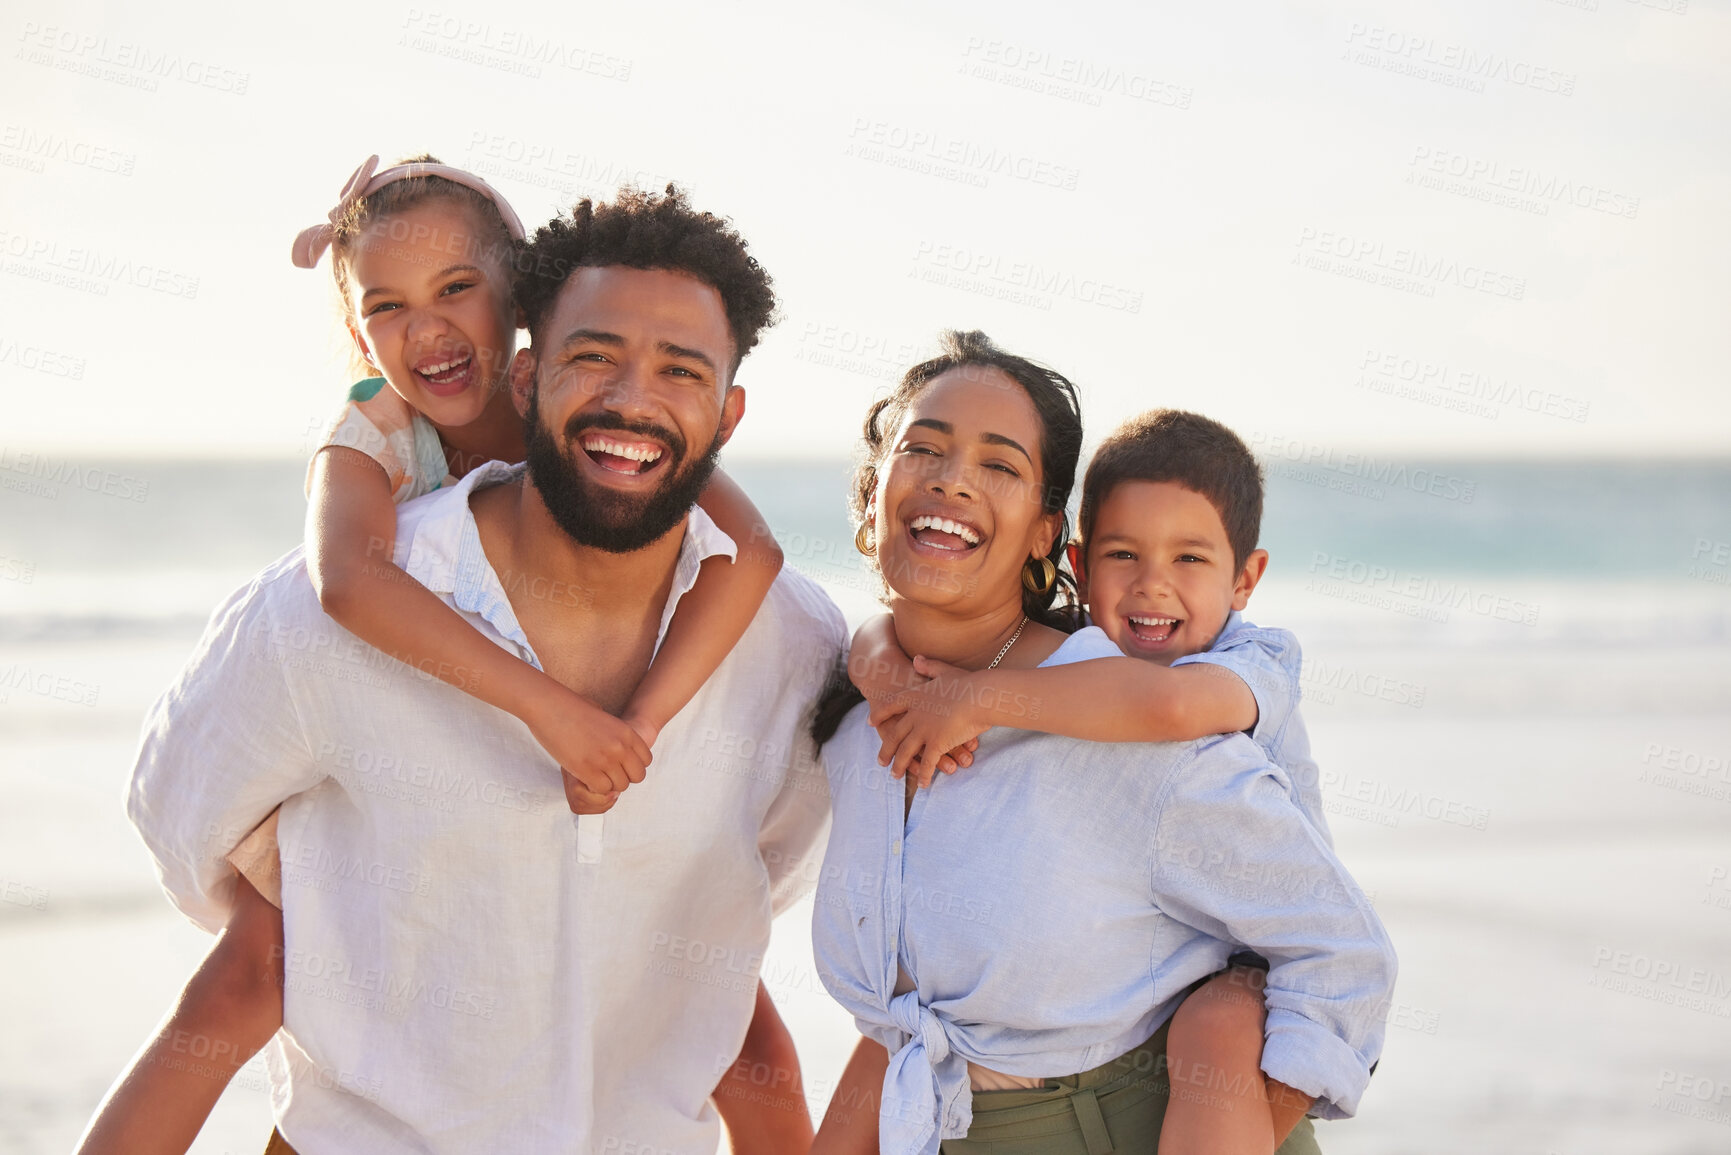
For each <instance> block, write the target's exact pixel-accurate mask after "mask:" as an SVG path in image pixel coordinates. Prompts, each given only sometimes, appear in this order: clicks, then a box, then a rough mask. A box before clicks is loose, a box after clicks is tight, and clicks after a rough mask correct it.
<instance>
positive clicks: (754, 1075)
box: [715, 983, 812, 1155]
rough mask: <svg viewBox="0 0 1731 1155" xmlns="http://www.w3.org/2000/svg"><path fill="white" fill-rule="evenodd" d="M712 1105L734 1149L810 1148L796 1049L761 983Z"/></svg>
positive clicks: (801, 1153) (789, 1153) (799, 1151)
mask: <svg viewBox="0 0 1731 1155" xmlns="http://www.w3.org/2000/svg"><path fill="white" fill-rule="evenodd" d="M715 1107H716V1110H718V1111H719V1112H721V1119H722V1122H724V1123H726V1124H727V1137H728V1141H729V1143H730V1145H731V1146H732V1148H733V1150H735V1151H740V1152H750V1153H751V1155H756V1153H757V1152H760V1151H762V1152H769V1153H770V1155H783V1153H786V1155H806V1152H808V1151H810V1150H811V1141H812V1129H811V1112H810V1110H808V1109H807V1108H806V1105H805V1086H804V1084H803V1083H802V1082H801V1081H800V1074H799V1053H798V1052H797V1051H795V1050H794V1046H793V1036H792V1035H791V1034H789V1033H788V1030H787V1024H785V1023H783V1022H782V1021H781V1015H780V1013H778V1012H777V1011H776V1009H775V1003H774V1002H773V1001H771V999H770V997H769V992H768V991H767V990H765V989H764V987H763V984H762V983H759V984H758V985H757V1009H756V1010H755V1011H754V1012H753V1013H752V1016H751V1026H750V1027H749V1028H747V1029H746V1032H745V1042H744V1043H743V1044H742V1045H741V1046H740V1049H739V1058H738V1059H737V1060H735V1061H734V1063H733V1065H732V1066H730V1067H729V1068H728V1069H727V1074H725V1075H723V1076H722V1078H721V1083H720V1085H719V1086H717V1087H716V1088H715Z"/></svg>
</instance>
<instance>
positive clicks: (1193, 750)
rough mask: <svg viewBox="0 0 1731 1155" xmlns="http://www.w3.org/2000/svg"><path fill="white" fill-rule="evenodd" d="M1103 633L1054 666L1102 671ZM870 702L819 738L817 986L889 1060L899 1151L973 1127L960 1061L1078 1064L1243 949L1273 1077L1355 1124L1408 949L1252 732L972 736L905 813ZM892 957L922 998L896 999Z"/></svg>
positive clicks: (1030, 1073) (1142, 1031) (1124, 1046)
mask: <svg viewBox="0 0 1731 1155" xmlns="http://www.w3.org/2000/svg"><path fill="white" fill-rule="evenodd" d="M1117 653H1118V650H1117V647H1115V646H1113V645H1112V643H1111V641H1110V640H1109V639H1108V638H1107V637H1106V635H1105V634H1104V633H1102V632H1101V631H1100V630H1099V629H1097V628H1094V627H1089V628H1087V629H1083V630H1079V631H1077V632H1076V633H1075V634H1072V635H1071V636H1070V637H1069V638H1067V639H1066V640H1065V641H1064V643H1063V644H1062V645H1061V646H1059V647H1058V649H1057V651H1055V652H1054V653H1053V654H1052V655H1051V656H1050V657H1049V658H1047V659H1046V661H1045V662H1044V663H1042V665H1047V666H1053V665H1062V664H1064V663H1067V662H1076V661H1084V660H1086V659H1089V658H1099V657H1110V656H1113V655H1115V654H1117ZM877 751H878V740H877V736H876V734H875V732H874V731H873V730H872V728H871V725H870V723H869V722H868V721H867V719H866V711H865V709H864V707H863V706H856V707H855V708H854V710H853V712H852V713H851V714H849V715H848V716H847V718H846V719H844V720H843V722H842V724H841V728H840V729H839V730H838V731H837V732H836V735H835V737H834V738H832V739H831V740H830V742H829V743H828V744H827V745H826V746H825V748H824V762H825V765H826V767H827V769H828V773H829V778H830V790H831V795H832V804H833V808H834V812H835V816H834V823H835V824H834V828H833V829H832V831H831V834H830V841H829V850H828V854H827V856H826V858H825V860H824V865H823V870H822V876H821V878H820V880H819V882H818V889H817V899H816V905H815V908H814V914H813V919H812V945H813V950H814V953H815V955H816V960H817V967H818V973H819V975H820V976H821V977H822V979H823V983H824V986H825V987H826V988H827V989H828V990H829V992H830V994H831V995H833V996H835V998H836V1000H837V1001H838V1002H840V1003H841V1004H842V1006H843V1007H845V1008H846V1009H847V1010H848V1011H849V1012H850V1013H852V1014H853V1016H854V1021H855V1023H856V1024H857V1025H858V1027H859V1029H860V1032H861V1033H862V1034H864V1035H865V1036H866V1037H868V1038H870V1039H873V1040H874V1041H876V1042H878V1043H880V1044H882V1045H883V1047H884V1049H885V1050H887V1051H888V1052H889V1054H890V1061H889V1066H888V1069H887V1070H886V1071H885V1074H884V1082H883V1096H882V1099H881V1100H880V1104H881V1105H880V1110H879V1117H878V1135H879V1149H880V1150H881V1151H883V1152H884V1153H885V1155H936V1153H937V1151H938V1148H939V1144H940V1142H941V1140H943V1139H954V1138H959V1137H961V1136H963V1135H966V1134H967V1132H968V1128H969V1127H970V1126H971V1124H972V1119H973V1094H972V1091H971V1090H970V1087H969V1080H968V1069H967V1065H968V1063H970V1062H972V1063H977V1064H979V1065H980V1066H983V1067H986V1068H988V1069H989V1070H992V1071H997V1072H1001V1073H1003V1074H1007V1075H1016V1076H1022V1077H1027V1078H1051V1077H1057V1076H1063V1075H1071V1074H1075V1073H1077V1072H1080V1071H1086V1070H1088V1069H1090V1068H1092V1067H1095V1066H1098V1065H1100V1064H1101V1063H1104V1062H1107V1061H1108V1060H1110V1059H1113V1058H1116V1057H1117V1056H1119V1055H1122V1054H1124V1053H1125V1052H1127V1051H1129V1050H1130V1049H1131V1048H1133V1047H1135V1046H1136V1045H1137V1044H1139V1043H1141V1042H1142V1041H1143V1040H1145V1039H1147V1038H1148V1036H1149V1035H1151V1034H1153V1033H1154V1031H1155V1030H1156V1029H1157V1028H1158V1027H1159V1026H1160V1024H1161V1023H1163V1022H1165V1021H1166V1020H1167V1019H1168V1018H1170V1017H1171V1015H1172V1013H1173V1011H1175V1010H1176V1009H1177V1006H1178V1001H1179V998H1180V996H1182V995H1183V994H1184V993H1185V992H1186V990H1187V988H1188V987H1189V986H1190V984H1192V983H1194V982H1195V981H1197V980H1198V979H1202V978H1206V977H1207V976H1209V975H1211V974H1213V973H1214V972H1215V971H1218V970H1220V969H1221V968H1222V967H1223V966H1225V964H1226V959H1227V956H1228V955H1229V954H1230V953H1231V952H1232V950H1233V947H1234V946H1235V945H1236V946H1246V947H1250V948H1251V949H1254V950H1256V951H1258V952H1260V953H1261V954H1262V955H1264V956H1265V957H1266V958H1267V959H1268V960H1269V962H1270V969H1269V973H1268V985H1267V989H1266V998H1267V1002H1268V1022H1267V1027H1266V1041H1265V1043H1264V1046H1263V1051H1262V1069H1263V1071H1265V1072H1266V1073H1267V1074H1268V1075H1270V1076H1271V1077H1273V1078H1275V1079H1279V1080H1280V1081H1282V1082H1284V1083H1287V1084H1289V1085H1291V1086H1293V1087H1296V1088H1298V1089H1299V1090H1300V1091H1303V1092H1304V1093H1306V1094H1308V1095H1311V1096H1314V1097H1315V1099H1316V1104H1315V1106H1314V1107H1313V1108H1312V1109H1311V1114H1314V1115H1317V1116H1320V1117H1321V1118H1324V1119H1332V1118H1340V1117H1343V1116H1347V1115H1351V1114H1352V1113H1353V1112H1354V1111H1355V1110H1356V1109H1357V1106H1358V1100H1359V1097H1360V1095H1361V1094H1362V1093H1363V1091H1364V1088H1365V1084H1366V1082H1367V1081H1368V1080H1369V1078H1370V1068H1371V1066H1372V1064H1374V1063H1375V1062H1376V1060H1377V1057H1378V1055H1379V1054H1380V1053H1381V1051H1382V1043H1383V1034H1384V1020H1385V1019H1386V1017H1387V1013H1388V1004H1389V998H1390V996H1391V994H1392V991H1393V988H1394V978H1395V956H1394V949H1393V947H1392V946H1391V944H1390V943H1389V940H1388V936H1387V934H1386V933H1385V932H1384V930H1383V927H1382V924H1381V922H1380V921H1378V919H1377V916H1376V912H1375V911H1374V910H1372V909H1371V906H1370V903H1369V902H1368V901H1367V900H1366V898H1365V896H1364V894H1363V892H1362V891H1361V890H1360V889H1359V887H1358V886H1357V884H1356V883H1354V882H1353V880H1352V877H1351V875H1349V874H1348V873H1347V871H1346V868H1345V867H1344V866H1342V865H1341V864H1340V861H1339V860H1338V859H1336V858H1335V856H1334V854H1333V853H1332V852H1331V851H1330V849H1329V847H1328V844H1327V842H1326V841H1325V840H1324V839H1323V837H1322V835H1321V833H1320V832H1319V831H1317V830H1316V828H1315V827H1314V826H1312V825H1311V824H1310V822H1308V821H1307V820H1306V819H1305V817H1304V815H1303V813H1302V812H1301V811H1300V809H1299V807H1298V806H1297V805H1296V804H1295V803H1294V802H1293V798H1292V792H1291V785H1290V783H1288V782H1287V780H1286V776H1285V774H1284V772H1283V771H1282V770H1281V769H1280V768H1279V767H1278V766H1276V765H1274V764H1273V763H1272V762H1270V761H1269V760H1268V757H1267V755H1266V753H1264V751H1263V750H1262V748H1261V747H1259V746H1258V745H1257V744H1256V743H1255V742H1253V741H1251V739H1250V738H1249V737H1248V736H1246V735H1244V734H1231V735H1225V736H1217V737H1213V738H1207V739H1204V740H1202V741H1199V742H1186V743H1149V744H1134V743H1115V744H1105V743H1094V742H1080V741H1076V740H1074V739H1070V738H1061V737H1055V736H1051V735H1046V734H1037V733H1032V732H1029V731H1022V730H1007V729H1005V730H992V731H990V732H989V733H987V734H985V735H983V736H982V737H981V739H980V748H979V751H978V752H977V753H976V754H975V756H974V765H973V768H972V769H971V770H969V771H968V772H967V773H965V774H956V775H953V776H944V775H940V776H939V777H938V779H937V781H936V782H934V783H933V784H932V786H931V787H930V788H928V789H924V790H921V791H919V793H918V794H916V795H915V796H914V800H913V806H912V808H911V810H909V811H908V812H907V814H906V816H905V817H904V814H903V790H902V783H900V782H896V781H893V780H891V779H890V778H889V776H888V772H887V771H885V770H884V769H883V768H882V767H880V766H879V765H878V764H877ZM898 964H899V965H900V966H901V967H903V968H905V969H906V970H907V972H908V974H909V975H910V976H911V977H912V978H913V980H914V983H915V988H914V989H913V990H911V991H908V992H906V993H905V994H900V995H898V994H896V993H895V988H896V973H897V966H898Z"/></svg>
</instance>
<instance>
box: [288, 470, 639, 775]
mask: <svg viewBox="0 0 1731 1155" xmlns="http://www.w3.org/2000/svg"><path fill="white" fill-rule="evenodd" d="M396 536H397V510H396V506H395V505H394V504H392V502H391V491H390V481H389V480H388V479H387V477H386V475H385V471H384V469H383V468H381V467H380V466H379V464H378V463H377V462H375V461H373V459H372V458H370V457H368V456H366V455H365V454H364V453H360V452H358V451H356V450H353V449H347V448H344V447H341V446H327V447H325V448H324V449H322V450H320V451H319V454H318V456H317V457H316V458H315V459H314V465H313V485H312V504H311V507H310V509H309V510H308V514H307V553H306V557H307V573H308V575H309V576H310V577H311V578H312V583H313V588H314V589H315V590H317V592H318V596H319V604H320V605H322V606H323V607H324V610H325V612H326V613H327V614H329V615H330V616H331V617H332V618H334V619H336V621H337V622H338V623H339V624H341V625H342V626H343V627H344V628H345V629H347V630H349V631H350V632H351V633H353V634H355V635H357V636H358V637H360V638H361V639H362V640H364V641H366V642H369V643H371V644H372V645H374V646H377V647H378V648H379V649H381V650H383V651H384V652H385V653H387V654H389V655H391V656H392V657H393V658H396V659H397V660H398V661H400V662H403V663H404V664H406V665H410V666H413V667H415V668H416V669H417V670H420V671H422V672H423V673H427V674H431V675H432V676H434V677H436V678H438V679H439V680H440V681H443V682H448V683H450V684H451V685H453V686H455V687H457V688H458V689H459V690H462V691H463V692H464V693H466V694H469V695H471V696H473V697H475V698H478V699H479V700H481V701H483V702H486V703H487V704H488V705H490V706H496V707H498V708H499V709H501V710H505V711H507V712H509V713H511V714H514V715H515V716H516V717H518V718H519V719H521V720H522V721H523V723H524V724H525V725H526V726H528V727H529V730H530V732H531V733H533V734H534V735H535V739H536V741H538V742H540V743H541V745H542V746H544V747H545V748H546V749H547V752H548V753H549V754H551V755H552V756H553V757H554V759H556V760H557V761H558V762H559V764H560V766H561V767H563V768H564V770H565V772H566V773H567V774H570V775H571V776H573V777H575V778H576V779H577V780H578V781H579V782H580V783H582V785H583V786H584V787H586V788H587V789H588V790H590V791H592V792H594V793H597V794H610V793H614V792H617V791H620V790H623V789H625V787H626V786H628V785H629V784H630V783H632V782H641V781H642V780H643V777H644V768H645V767H646V766H647V765H648V763H649V747H648V744H647V743H646V742H645V741H644V740H643V739H642V738H641V737H640V736H639V735H638V734H637V733H636V731H634V730H633V729H632V728H631V727H630V726H628V725H626V724H625V723H624V722H621V721H620V720H619V719H617V718H614V717H613V716H611V715H609V714H607V713H605V712H604V711H602V710H601V709H599V708H598V707H596V706H594V705H593V704H591V703H590V702H589V701H588V700H586V699H585V698H583V697H581V696H579V695H578V694H576V693H573V692H572V691H571V690H569V689H567V688H566V687H565V686H563V685H561V684H560V683H558V682H556V681H554V680H553V679H552V678H550V677H548V676H547V675H546V674H544V673H542V672H541V671H540V670H537V669H536V668H535V667H534V666H532V665H530V664H529V663H528V662H525V661H522V660H521V659H519V658H517V657H516V656H515V655H513V654H511V653H508V652H507V651H505V650H504V649H502V648H500V647H499V646H497V645H495V644H494V643H493V642H491V641H489V640H488V639H487V638H486V637H484V636H483V635H482V634H481V633H480V631H478V630H476V629H475V628H474V627H472V626H471V625H470V624H469V623H468V622H467V621H465V620H464V618H463V616H462V615H461V614H459V613H458V612H457V611H456V610H454V609H452V608H451V607H450V606H448V605H446V604H445V603H444V602H443V601H441V600H439V598H438V596H437V595H435V594H434V593H433V592H432V591H431V590H429V589H427V587H425V586H423V585H422V584H421V583H420V582H418V581H416V580H415V579H414V578H412V577H410V576H409V575H408V574H407V573H405V572H404V571H403V570H402V569H400V568H399V567H398V566H397V565H396V564H395V563H394V562H392V560H391V555H392V551H393V550H394V549H395V547H396Z"/></svg>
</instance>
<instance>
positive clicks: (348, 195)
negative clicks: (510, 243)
mask: <svg viewBox="0 0 1731 1155" xmlns="http://www.w3.org/2000/svg"><path fill="white" fill-rule="evenodd" d="M378 167H379V158H378V157H376V156H371V157H368V158H367V162H366V163H365V164H363V165H361V167H360V168H357V169H356V170H355V171H354V175H353V176H351V177H349V182H348V183H347V184H345V185H344V186H343V191H342V195H341V196H340V197H339V198H338V200H337V207H336V208H334V209H332V210H331V211H330V221H329V223H327V224H322V225H314V226H312V227H311V228H307V229H302V230H301V231H300V235H299V236H297V237H295V248H294V263H295V267H296V268H301V269H310V268H312V267H314V266H315V265H317V264H318V263H319V258H320V257H322V256H323V255H324V252H325V250H326V249H328V248H329V247H330V244H331V239H332V238H333V237H335V236H336V233H337V230H336V225H337V222H339V221H341V220H342V219H343V217H344V216H345V215H346V214H347V213H348V211H349V208H350V207H351V206H352V205H353V204H354V203H355V202H356V201H358V200H360V199H361V198H362V197H365V196H371V195H372V194H373V193H376V192H378V191H379V190H380V189H382V188H384V187H385V186H386V185H388V184H390V183H392V182H393V181H399V180H408V179H409V178H410V177H415V176H442V177H444V178H445V179H446V180H448V181H453V182H455V183H456V184H460V185H462V186H463V187H464V188H472V189H474V190H475V191H476V192H478V193H480V194H481V195H482V196H484V197H486V198H487V199H488V200H490V201H492V202H493V207H495V208H497V209H498V210H499V218H500V219H501V220H503V221H504V222H505V231H506V232H508V233H510V234H511V239H512V240H514V241H520V240H522V239H523V222H522V221H520V220H518V219H517V214H516V213H514V212H512V211H511V206H510V205H508V204H506V203H505V198H504V197H502V196H500V195H499V193H498V190H496V189H495V188H494V187H493V186H492V185H490V184H488V183H487V182H486V181H484V180H482V179H481V178H480V177H478V176H476V175H475V174H474V173H470V172H464V171H463V170H462V169H460V168H452V167H451V166H450V165H445V164H423V163H419V162H416V163H414V164H399V165H393V166H392V167H390V168H387V169H386V170H385V171H383V172H380V173H375V172H374V171H373V170H374V169H376V168H378Z"/></svg>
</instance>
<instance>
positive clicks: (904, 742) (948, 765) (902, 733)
mask: <svg viewBox="0 0 1731 1155" xmlns="http://www.w3.org/2000/svg"><path fill="white" fill-rule="evenodd" d="M925 661H926V660H925V659H923V658H916V659H914V662H915V668H916V669H919V667H920V664H921V663H922V662H925ZM928 671H929V672H930V673H932V674H936V675H938V676H936V677H932V678H928V679H927V680H926V681H923V682H921V683H919V684H918V685H917V686H914V687H913V688H911V689H908V690H904V691H902V692H901V693H899V694H894V695H891V696H890V697H888V698H885V699H881V700H879V701H878V702H876V703H873V705H872V711H871V715H870V720H871V723H872V725H873V726H874V727H876V728H877V732H878V737H879V738H880V739H881V740H882V742H881V746H880V749H879V751H878V764H879V765H880V766H888V767H890V775H891V776H892V777H894V778H897V779H899V778H901V777H902V776H903V775H904V774H907V773H910V772H911V773H912V774H913V775H914V780H915V782H917V783H918V784H919V785H920V786H922V787H924V786H930V785H931V784H932V779H933V777H934V776H935V775H936V774H937V773H938V772H939V771H942V772H943V773H945V774H953V773H955V772H956V770H957V768H959V767H967V766H971V765H972V764H973V760H974V758H973V752H974V750H975V749H976V748H978V746H979V736H980V735H981V734H983V733H985V731H986V730H988V729H990V724H989V723H987V722H986V721H984V720H982V719H981V717H980V712H979V710H978V709H977V708H976V705H975V702H976V695H975V694H974V692H973V686H972V684H971V682H970V679H971V677H972V675H971V674H970V673H969V672H968V671H967V670H963V669H960V668H959V667H955V666H949V665H945V664H944V663H942V662H930V663H927V665H926V669H920V670H919V672H920V673H922V674H924V673H926V672H928Z"/></svg>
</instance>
